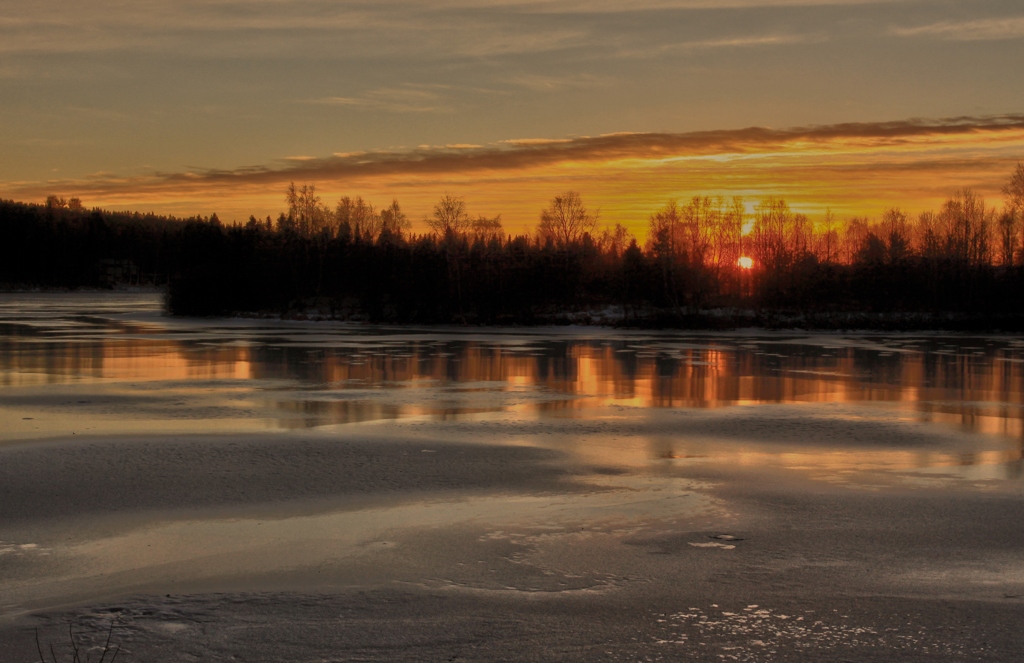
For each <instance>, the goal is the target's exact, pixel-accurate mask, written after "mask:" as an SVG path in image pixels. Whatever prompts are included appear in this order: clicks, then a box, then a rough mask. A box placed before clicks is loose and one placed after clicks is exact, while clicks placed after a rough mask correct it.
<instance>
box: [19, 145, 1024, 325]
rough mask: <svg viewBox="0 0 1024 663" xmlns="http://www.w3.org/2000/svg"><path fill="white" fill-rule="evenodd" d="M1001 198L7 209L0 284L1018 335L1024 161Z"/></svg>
mask: <svg viewBox="0 0 1024 663" xmlns="http://www.w3.org/2000/svg"><path fill="white" fill-rule="evenodd" d="M1002 192H1003V194H1004V197H1003V205H1002V207H1001V208H996V207H990V206H988V205H987V204H986V202H985V200H984V199H983V198H982V197H981V196H980V195H978V194H977V193H975V192H973V191H972V190H970V189H961V190H959V191H955V192H953V193H952V195H950V196H949V198H948V199H947V200H946V201H945V202H944V203H943V204H942V205H941V207H940V208H938V209H936V210H933V211H927V212H924V213H921V214H918V215H917V216H915V217H911V216H909V215H908V214H907V213H905V212H904V211H902V210H901V209H900V208H898V207H892V208H889V209H886V210H884V211H882V213H881V214H880V215H879V217H878V218H876V219H871V218H848V219H842V220H840V219H838V218H836V217H835V215H833V214H832V213H831V212H829V213H826V214H825V215H824V217H823V218H820V219H817V220H815V221H814V222H812V220H811V219H809V218H808V217H807V216H806V215H803V214H800V213H797V212H794V211H793V210H792V209H790V207H789V205H787V203H786V202H785V201H784V200H782V199H780V198H774V197H768V198H765V199H763V200H760V201H759V202H758V203H757V205H756V206H754V207H753V208H752V212H751V211H748V208H747V207H746V206H745V205H744V202H743V201H742V200H740V199H729V200H726V199H722V198H715V197H709V196H694V197H692V198H691V199H689V200H687V201H683V202H677V201H669V202H667V203H666V204H665V205H664V206H663V207H661V208H660V209H657V210H654V211H652V213H651V214H650V217H649V228H648V232H647V236H646V239H645V241H644V242H642V243H640V242H638V241H637V239H636V238H635V237H634V236H633V235H631V233H630V232H629V231H628V230H627V229H626V228H625V227H624V226H623V225H621V224H619V223H615V224H604V223H602V220H601V219H600V218H599V214H598V213H596V212H595V211H593V210H591V209H590V208H588V207H587V206H586V204H585V202H584V200H583V199H582V198H581V196H580V194H579V193H577V192H574V191H567V192H565V193H562V194H560V195H557V196H555V197H554V198H552V199H551V200H550V201H549V203H548V205H547V207H546V208H545V209H544V210H543V211H542V212H541V213H540V215H539V217H538V223H537V226H536V228H535V230H534V231H533V232H532V233H529V234H520V235H514V236H513V235H510V234H507V233H506V232H505V231H504V229H503V226H502V222H501V217H500V216H499V217H495V218H488V217H483V216H477V217H473V216H471V215H470V214H469V212H468V207H467V203H466V201H465V200H464V199H463V198H460V197H457V196H452V195H445V196H444V197H443V198H441V199H440V200H439V201H438V202H437V203H436V205H434V207H433V210H432V212H431V214H430V216H428V217H427V218H425V219H423V221H424V224H423V226H424V227H425V231H424V232H419V233H416V232H413V231H412V223H411V220H410V219H409V218H408V217H407V216H406V214H405V213H404V212H403V210H402V207H401V205H400V204H399V202H398V201H397V200H395V201H392V202H391V204H390V205H389V206H387V207H385V208H382V209H377V208H375V207H374V206H373V205H371V204H369V203H368V202H366V201H364V200H363V199H362V198H359V197H356V198H350V197H343V198H341V199H340V200H339V201H338V202H337V203H336V204H335V205H334V206H333V207H332V206H329V205H328V204H327V203H325V202H324V201H323V200H322V197H321V196H320V195H318V194H317V191H316V187H315V185H312V184H308V185H302V186H296V185H295V184H292V185H290V186H289V187H288V189H287V191H286V192H285V196H284V202H285V206H286V209H285V210H284V211H282V212H281V213H280V214H279V216H278V217H277V218H276V219H273V218H271V217H266V218H265V219H257V218H255V217H250V218H249V220H248V222H247V223H244V224H222V223H221V222H220V220H219V219H218V218H217V215H216V214H214V215H212V216H210V217H198V216H197V217H192V218H174V217H165V216H157V215H153V214H138V213H129V212H111V211H105V210H101V209H86V208H85V207H84V206H83V205H82V203H81V201H79V200H78V199H75V198H72V199H70V200H64V199H63V198H60V197H58V196H50V197H49V198H48V199H47V201H46V203H45V204H42V205H38V204H28V203H19V202H13V201H6V200H0V288H3V289H7V290H10V289H20V288H83V287H92V288H96V287H100V288H102V287H114V286H119V285H140V286H141V285H148V286H165V287H166V292H167V295H166V302H167V309H168V311H169V312H170V313H172V314H175V315H188V316H207V315H272V316H284V317H317V318H331V319H340V320H353V321H368V322H378V323H423V324H431V323H454V324H537V323H559V322H587V321H591V322H593V321H598V322H602V323H614V324H624V325H633V326H651V327H728V326H736V325H750V324H762V325H768V326H771V325H772V324H785V325H796V326H812V327H837V328H839V327H849V326H857V327H865V326H867V327H870V326H874V327H883V328H914V327H915V326H918V327H935V326H942V327H949V328H956V327H961V328H968V327H970V328H991V329H997V328H998V329H1020V328H1024V314H1022V313H1021V311H1022V306H1021V304H1022V303H1024V164H1018V165H1017V166H1016V169H1015V170H1014V171H1013V172H1012V173H1011V174H1010V175H1009V177H1008V178H1007V180H1006V182H1005V186H1004V187H1003V190H1002Z"/></svg>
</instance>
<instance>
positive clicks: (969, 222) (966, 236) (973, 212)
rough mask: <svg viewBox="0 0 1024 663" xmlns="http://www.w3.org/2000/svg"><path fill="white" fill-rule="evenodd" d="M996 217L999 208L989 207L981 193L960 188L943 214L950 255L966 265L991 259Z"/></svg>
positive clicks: (941, 220)
mask: <svg viewBox="0 0 1024 663" xmlns="http://www.w3.org/2000/svg"><path fill="white" fill-rule="evenodd" d="M994 217H995V211H994V210H986V209H985V199H984V198H982V197H981V196H980V195H979V194H977V193H975V192H974V191H972V190H971V189H962V190H960V191H957V192H956V194H954V195H953V197H952V198H950V199H949V200H947V201H946V202H945V203H944V204H943V206H942V211H941V212H940V213H939V219H940V223H941V224H942V226H943V230H944V238H943V239H944V243H945V247H944V248H945V251H946V257H947V258H949V259H951V260H953V261H954V262H959V263H962V264H973V265H980V264H984V263H987V262H989V259H990V249H991V242H990V235H991V232H992V226H993V225H994Z"/></svg>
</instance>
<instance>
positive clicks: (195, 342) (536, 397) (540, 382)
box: [0, 293, 1024, 482]
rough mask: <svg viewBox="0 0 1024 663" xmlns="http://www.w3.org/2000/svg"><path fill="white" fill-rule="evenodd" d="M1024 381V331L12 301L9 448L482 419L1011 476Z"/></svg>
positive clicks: (842, 462)
mask: <svg viewBox="0 0 1024 663" xmlns="http://www.w3.org/2000/svg"><path fill="white" fill-rule="evenodd" d="M1022 389H1024V340H1021V339H1019V338H1016V337H1012V336H982V337H976V336H961V335H939V334H920V333H912V334H911V333H908V334H815V333H804V332H799V331H793V332H779V333H765V332H755V331H741V332H736V333H714V334H711V333H689V332H657V333H652V332H635V331H617V330H608V329H592V328H578V327H567V328H539V329H535V328H521V329H520V328H517V329H480V328H447V327H446V328H410V327H400V328H399V327H394V328H392V327H366V326H357V325H348V324H339V323H332V322H301V321H284V322H282V321H268V320H240V319H232V320H225V319H206V320H194V319H191V320H190V319H172V318H167V317H165V316H163V314H162V312H161V301H160V297H159V295H156V294H151V293H141V294H137V293H72V294H7V295H3V296H0V442H8V443H9V442H14V441H19V440H26V439H45V438H55V437H65V436H79V435H82V436H111V435H127V436H131V435H152V434H161V435H166V434H189V433H257V432H258V433H267V434H273V433H288V432H296V431H301V432H304V433H312V434H316V433H320V434H332V433H334V432H337V431H338V430H340V429H342V428H345V427H349V428H350V427H352V426H355V425H369V424H373V423H374V422H380V423H382V422H392V423H395V422H397V423H402V424H408V425H429V426H432V427H433V428H432V430H435V431H436V430H450V431H451V434H458V432H459V431H460V430H468V429H466V428H465V427H463V428H460V425H462V424H466V425H472V426H475V427H476V428H474V430H476V431H479V430H496V431H497V430H500V431H501V435H502V437H501V441H503V442H505V441H508V440H509V439H512V440H513V441H514V442H516V443H521V444H534V445H547V446H558V447H560V448H567V447H571V450H573V451H575V452H577V453H580V454H583V455H585V456H588V457H589V458H590V459H591V460H597V461H600V462H604V463H606V464H612V465H628V466H641V465H643V466H656V465H657V464H659V463H682V462H689V463H712V462H727V463H731V464H736V463H739V464H749V465H752V466H771V467H784V468H787V469H791V470H798V471H801V472H804V473H805V474H807V475H809V476H812V477H814V478H820V479H827V480H831V481H846V480H854V479H856V480H859V481H868V480H869V479H866V478H865V477H870V480H878V477H879V476H880V475H881V476H886V477H890V478H891V477H892V476H897V475H898V476H900V477H903V479H904V480H908V477H909V478H910V479H913V480H914V481H923V480H928V479H937V478H940V477H941V478H947V479H948V478H955V479H957V480H961V481H964V480H967V481H980V482H986V481H988V482H992V481H1007V480H1010V481H1017V480H1019V479H1020V478H1021V475H1022V460H1021V458H1022V448H1024V446H1022V445H1024V424H1022V422H1024V418H1022V405H1024V400H1022ZM487 424H492V425H493V426H492V428H490V429H487V428H486V425H487ZM481 426H483V427H484V428H481ZM552 432H554V433H557V435H552ZM477 437H479V436H477ZM496 439H497V438H496ZM481 441H482V442H483V443H486V441H487V440H485V439H481Z"/></svg>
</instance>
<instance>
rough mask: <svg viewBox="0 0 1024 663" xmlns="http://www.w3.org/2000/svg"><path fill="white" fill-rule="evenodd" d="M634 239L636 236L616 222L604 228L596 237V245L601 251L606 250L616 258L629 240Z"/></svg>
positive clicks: (627, 244) (632, 240) (628, 243)
mask: <svg viewBox="0 0 1024 663" xmlns="http://www.w3.org/2000/svg"><path fill="white" fill-rule="evenodd" d="M635 241H636V238H635V237H633V233H631V232H629V229H628V228H627V227H626V226H624V225H622V224H621V223H616V224H615V226H614V227H612V228H605V229H604V231H603V232H602V233H601V236H600V237H599V238H598V245H599V246H600V247H601V250H602V251H607V252H608V253H610V254H611V255H613V256H615V257H616V258H617V257H619V256H620V255H622V252H623V251H625V250H626V247H627V246H629V245H630V243H631V242H635Z"/></svg>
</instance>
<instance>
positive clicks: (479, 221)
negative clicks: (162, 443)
mask: <svg viewBox="0 0 1024 663" xmlns="http://www.w3.org/2000/svg"><path fill="white" fill-rule="evenodd" d="M471 227H472V231H471V232H472V235H473V241H475V242H484V243H488V242H493V241H498V242H500V241H501V240H502V239H504V238H505V229H504V227H502V225H501V215H500V214H499V215H498V216H496V217H494V218H493V219H491V218H487V217H486V216H483V215H480V216H478V217H476V218H475V219H473V222H472V224H471Z"/></svg>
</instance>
